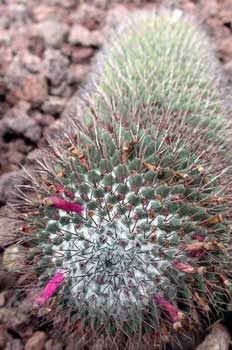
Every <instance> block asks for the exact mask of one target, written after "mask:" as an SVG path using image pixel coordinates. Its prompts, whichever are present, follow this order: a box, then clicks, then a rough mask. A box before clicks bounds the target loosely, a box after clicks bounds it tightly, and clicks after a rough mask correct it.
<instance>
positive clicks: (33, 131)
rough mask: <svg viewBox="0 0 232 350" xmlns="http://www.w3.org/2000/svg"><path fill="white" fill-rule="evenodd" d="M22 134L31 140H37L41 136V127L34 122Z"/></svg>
mask: <svg viewBox="0 0 232 350" xmlns="http://www.w3.org/2000/svg"><path fill="white" fill-rule="evenodd" d="M23 136H24V137H25V138H27V139H28V140H30V141H32V142H37V141H39V139H40V137H41V129H40V127H39V125H37V124H34V125H32V126H31V127H28V128H27V129H26V130H25V131H24V132H23Z"/></svg>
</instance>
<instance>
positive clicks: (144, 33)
mask: <svg viewBox="0 0 232 350" xmlns="http://www.w3.org/2000/svg"><path fill="white" fill-rule="evenodd" d="M95 67H96V72H95V74H94V76H93V78H92V86H91V87H89V90H88V92H89V94H88V96H87V97H86V95H83V99H84V105H83V107H82V109H81V111H80V115H78V116H75V117H74V118H73V120H72V121H70V123H73V124H72V125H71V126H72V127H71V128H70V129H71V130H70V131H66V132H64V137H63V138H60V139H59V141H56V142H54V143H53V145H52V148H51V152H50V155H49V158H47V159H45V160H44V161H40V162H39V165H40V170H39V171H38V172H37V173H36V176H33V175H30V180H31V182H32V184H33V193H34V194H35V195H34V196H33V197H31V196H30V198H29V196H28V195H25V196H26V198H27V210H26V211H25V212H24V213H22V214H21V217H23V218H24V220H25V221H26V223H24V227H23V229H22V231H24V235H25V237H26V245H27V247H28V257H27V261H28V265H29V267H31V268H32V269H33V271H34V273H35V275H36V276H38V286H37V293H38V296H37V298H36V300H35V302H36V303H37V304H38V305H39V306H40V307H42V306H43V305H47V304H48V305H49V307H50V309H51V310H54V313H56V312H57V314H58V315H62V317H65V320H67V322H68V328H69V329H71V330H72V331H73V332H74V333H75V334H76V335H77V339H81V341H82V342H83V343H84V344H90V346H92V345H93V343H94V342H96V341H97V342H98V341H100V340H101V341H102V342H103V345H102V348H104V349H109V348H112V349H114V348H115V349H127V348H128V349H136V348H138V349H154V348H157V349H161V348H165V347H167V346H172V344H176V346H178V344H179V343H180V342H181V339H183V338H184V337H185V335H186V338H187V337H188V334H189V332H191V333H192V334H193V333H194V330H197V329H199V327H200V325H201V324H202V323H203V322H204V321H205V319H206V317H208V318H210V317H212V315H213V314H214V313H215V312H216V313H219V312H220V311H221V310H223V309H224V308H225V307H226V302H227V300H228V299H229V298H230V290H231V280H230V274H229V271H228V270H229V266H230V239H231V238H230V231H231V226H230V224H231V223H230V219H231V216H230V209H229V208H230V196H229V190H228V186H229V184H230V183H231V177H230V166H229V157H228V152H229V143H228V129H229V123H228V121H227V119H226V112H225V109H224V107H223V103H222V101H221V93H220V89H219V87H218V83H217V79H216V78H217V75H218V64H217V61H216V59H215V58H214V55H213V53H212V52H211V49H210V46H209V43H208V40H207V38H206V37H205V35H204V33H202V32H201V30H199V29H198V27H197V25H196V24H194V23H192V22H189V20H187V19H185V18H180V19H175V18H174V17H173V15H172V14H170V13H169V14H163V15H159V16H158V15H154V14H143V15H138V16H137V15H134V17H133V18H132V21H131V22H130V23H127V24H126V25H125V27H123V28H122V29H121V30H119V31H118V32H117V33H115V34H114V35H113V36H112V40H111V42H110V43H108V44H106V45H105V47H104V48H103V51H102V53H100V54H99V56H98V60H97V63H96V65H95ZM86 94H87V93H86ZM20 239H21V240H22V232H21V237H20ZM203 316H204V317H203ZM58 318H59V320H60V318H61V317H58ZM190 329H191V331H190ZM78 341H79V340H77V348H78V349H80V346H81V345H80V344H82V343H79V342H78ZM107 344H108V345H107ZM109 344H110V345H109ZM78 346H79V347H78Z"/></svg>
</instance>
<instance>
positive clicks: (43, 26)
mask: <svg viewBox="0 0 232 350" xmlns="http://www.w3.org/2000/svg"><path fill="white" fill-rule="evenodd" d="M68 31H69V28H68V26H67V25H66V24H65V23H64V22H60V21H58V20H57V19H56V18H52V17H51V18H48V19H45V20H44V21H42V22H40V23H38V24H36V25H35V26H34V33H35V34H37V35H39V36H41V37H42V38H43V39H44V41H45V43H46V45H47V46H48V47H54V48H58V47H60V46H61V44H62V42H63V40H64V38H65V36H66V35H67V34H68Z"/></svg>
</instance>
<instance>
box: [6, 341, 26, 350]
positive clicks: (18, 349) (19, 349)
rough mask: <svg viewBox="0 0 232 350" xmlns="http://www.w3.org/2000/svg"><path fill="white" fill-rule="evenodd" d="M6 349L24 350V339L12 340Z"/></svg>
mask: <svg viewBox="0 0 232 350" xmlns="http://www.w3.org/2000/svg"><path fill="white" fill-rule="evenodd" d="M4 350H24V348H23V344H22V341H21V340H19V339H12V340H10V341H9V342H8V343H7V345H6V347H5V348H4Z"/></svg>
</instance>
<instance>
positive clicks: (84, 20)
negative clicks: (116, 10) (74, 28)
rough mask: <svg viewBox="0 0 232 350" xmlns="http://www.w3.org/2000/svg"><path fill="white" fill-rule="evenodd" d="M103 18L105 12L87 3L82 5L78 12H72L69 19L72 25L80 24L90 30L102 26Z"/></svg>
mask: <svg viewBox="0 0 232 350" xmlns="http://www.w3.org/2000/svg"><path fill="white" fill-rule="evenodd" d="M94 3H95V1H94ZM105 17H106V16H105V11H102V10H101V9H99V8H97V7H96V6H94V5H90V4H88V3H83V5H82V6H81V7H80V9H79V11H74V12H73V14H71V18H72V21H73V22H74V23H79V24H82V25H84V26H85V27H87V28H88V29H90V30H93V29H95V28H96V27H99V26H102V25H103V24H104V20H105Z"/></svg>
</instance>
